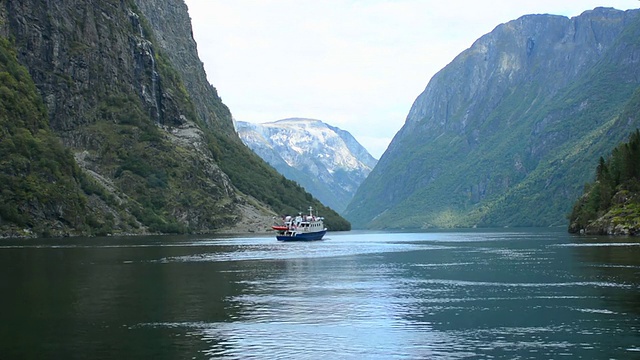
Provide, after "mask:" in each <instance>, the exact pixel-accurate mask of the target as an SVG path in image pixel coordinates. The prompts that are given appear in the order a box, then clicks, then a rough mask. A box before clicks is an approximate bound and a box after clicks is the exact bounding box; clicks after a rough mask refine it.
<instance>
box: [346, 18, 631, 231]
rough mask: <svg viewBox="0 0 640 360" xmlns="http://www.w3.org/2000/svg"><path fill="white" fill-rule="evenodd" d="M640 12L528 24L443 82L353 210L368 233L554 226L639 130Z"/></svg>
mask: <svg viewBox="0 0 640 360" xmlns="http://www.w3.org/2000/svg"><path fill="white" fill-rule="evenodd" d="M639 30H640V23H639V12H638V11H626V12H622V11H617V10H614V9H605V8H598V9H595V10H592V11H586V12H585V13H583V14H582V15H580V16H577V17H574V18H566V17H562V16H553V15H529V16H523V17H522V18H519V19H517V20H514V21H511V22H508V23H506V24H501V25H499V26H497V27H496V28H495V30H493V31H492V32H491V33H489V34H487V35H485V36H483V37H481V38H480V39H478V40H477V41H476V42H475V43H474V44H473V45H472V46H471V47H470V48H469V49H467V50H466V51H464V52H462V53H461V54H460V55H458V56H457V57H456V58H455V59H454V60H453V61H452V62H451V63H450V64H449V65H448V66H446V67H445V68H444V69H442V70H441V71H440V72H439V73H438V74H436V75H435V76H434V77H433V78H432V79H431V81H430V82H429V84H428V85H427V87H426V89H425V91H424V92H423V93H422V94H420V96H418V98H417V99H416V101H415V102H414V104H413V106H412V108H411V110H410V111H409V114H408V116H407V120H406V123H405V125H404V126H403V128H402V129H401V130H400V131H399V133H398V134H397V135H396V136H395V138H394V140H393V142H392V143H391V145H390V146H389V149H388V150H387V152H386V153H385V154H384V155H383V156H382V158H381V160H380V162H379V164H378V166H377V167H376V168H375V169H374V171H373V172H372V173H371V175H370V176H369V177H368V178H367V180H366V181H365V182H364V183H363V184H362V186H361V187H360V190H359V191H358V193H357V194H356V196H355V197H354V200H353V201H352V203H351V204H350V206H349V207H348V209H347V211H346V213H345V214H346V216H347V217H348V218H349V219H350V220H352V221H353V222H355V224H357V226H361V227H364V226H366V227H416V228H424V227H450V226H465V227H467V226H552V225H562V224H566V218H565V215H566V214H567V213H568V211H569V210H570V204H571V203H572V202H573V201H574V200H575V199H576V198H577V197H578V196H579V193H580V191H581V189H582V186H583V184H584V183H585V182H586V181H588V180H590V177H591V176H592V174H591V173H590V169H591V168H592V167H591V165H592V164H593V161H594V160H593V159H594V158H597V157H594V156H592V155H593V154H594V153H598V152H600V153H602V152H606V151H610V149H611V148H613V146H614V145H615V144H616V143H617V142H620V141H621V140H622V139H624V137H625V136H626V134H628V132H629V128H632V127H634V126H637V124H638V119H637V118H635V117H634V118H627V119H621V118H619V116H618V115H619V114H620V112H621V110H622V108H623V107H624V105H625V104H626V103H627V102H628V101H629V99H630V98H631V95H632V94H633V92H634V90H635V89H636V88H637V87H638V85H639V84H640V76H639V75H640V67H639V66H638V62H639V61H640V60H639V59H640V57H638V54H639V53H640V47H639V43H638V39H639V38H640V37H639V35H640V31H639Z"/></svg>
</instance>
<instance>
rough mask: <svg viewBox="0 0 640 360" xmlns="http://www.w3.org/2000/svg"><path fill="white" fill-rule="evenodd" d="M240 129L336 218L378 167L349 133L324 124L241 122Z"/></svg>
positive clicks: (244, 138)
mask: <svg viewBox="0 0 640 360" xmlns="http://www.w3.org/2000/svg"><path fill="white" fill-rule="evenodd" d="M235 126H236V130H237V132H238V135H239V136H240V138H241V139H242V141H243V142H244V143H245V144H246V145H247V146H248V147H249V148H251V150H253V151H254V152H255V153H256V154H258V155H259V156H260V157H261V158H262V159H264V160H265V161H266V162H267V163H269V164H270V165H271V166H273V167H274V168H275V169H276V170H278V172H280V173H281V174H283V175H284V176H285V177H286V178H288V179H290V180H294V181H296V182H298V183H299V184H300V185H301V186H302V187H304V188H305V189H306V190H307V191H308V192H310V193H311V194H312V195H314V196H315V197H316V198H317V199H318V200H320V201H321V202H322V203H323V204H325V205H327V206H329V207H331V208H332V209H334V210H336V211H337V212H341V211H343V210H344V209H345V208H346V207H347V204H348V203H349V201H351V198H352V197H353V195H354V194H355V192H356V190H357V189H358V186H360V184H361V183H362V181H363V180H364V179H365V178H366V177H367V175H369V173H370V172H371V170H372V169H373V167H374V166H375V165H376V163H377V160H376V159H374V158H373V157H372V156H371V154H369V152H367V150H366V149H365V148H364V147H363V146H362V145H360V143H358V141H356V139H355V138H354V137H353V136H352V135H351V134H350V133H349V132H347V131H344V130H341V129H339V128H337V127H334V126H330V125H328V124H325V123H324V122H322V121H320V120H313V119H302V118H291V119H284V120H279V121H275V122H269V123H262V124H253V123H248V122H243V121H237V122H235Z"/></svg>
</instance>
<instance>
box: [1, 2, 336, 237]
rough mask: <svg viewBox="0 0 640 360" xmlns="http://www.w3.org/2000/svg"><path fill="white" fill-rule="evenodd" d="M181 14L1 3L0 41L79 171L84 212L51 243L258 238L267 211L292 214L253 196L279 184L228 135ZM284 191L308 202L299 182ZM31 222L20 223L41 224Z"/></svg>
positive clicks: (159, 8) (157, 8)
mask: <svg viewBox="0 0 640 360" xmlns="http://www.w3.org/2000/svg"><path fill="white" fill-rule="evenodd" d="M186 10H187V9H186V6H185V5H184V3H183V2H182V1H152V0H145V1H143V0H140V1H137V2H135V1H134V0H105V1H98V2H95V1H86V0H61V1H53V2H51V1H40V0H25V1H22V0H21V1H17V0H7V1H3V2H1V3H0V20H2V21H0V36H2V37H5V38H8V39H11V41H12V43H13V45H12V47H13V48H15V49H16V52H17V59H18V61H19V62H20V63H21V64H23V65H24V66H25V67H26V69H27V70H28V72H29V75H30V77H31V79H33V82H34V83H35V86H36V89H37V92H38V93H39V95H40V96H41V98H42V99H43V102H44V104H45V106H44V109H45V114H48V119H47V120H48V123H49V124H48V125H49V126H50V128H51V130H52V131H53V133H54V134H55V136H57V137H59V139H61V141H62V144H63V145H64V146H65V147H66V149H68V150H67V151H70V152H71V153H72V154H73V156H74V158H75V161H76V162H77V165H79V168H80V170H78V172H79V173H78V174H75V175H73V174H72V175H73V176H72V177H73V178H74V179H75V180H74V181H75V183H76V189H77V188H78V186H80V187H81V188H82V192H81V193H79V195H78V196H79V197H80V198H81V200H79V203H83V204H84V205H82V206H84V207H85V211H84V212H86V213H88V214H91V217H90V219H83V218H82V217H81V218H79V220H77V221H76V222H75V223H71V222H69V221H67V222H63V224H62V225H61V226H62V227H63V229H60V231H59V232H57V233H54V235H58V234H64V233H65V232H67V233H70V234H74V233H85V234H90V233H94V234H96V233H97V234H106V233H140V232H149V231H151V232H187V231H192V232H208V231H219V230H224V229H237V230H239V231H246V230H252V231H256V230H257V231H260V230H263V229H264V228H265V227H267V225H268V223H270V222H271V217H272V216H273V215H275V213H274V212H273V210H276V211H277V212H284V211H289V208H286V209H285V208H283V206H282V205H281V204H280V203H278V204H275V205H272V206H269V205H266V204H264V203H261V202H260V201H258V200H256V199H255V198H262V199H266V198H273V197H274V196H276V197H277V196H279V195H273V194H272V192H273V191H275V190H273V189H275V188H276V186H274V184H276V183H277V184H281V183H282V181H281V179H280V178H279V177H278V175H277V173H276V172H275V171H274V170H273V169H270V168H268V167H266V166H265V165H264V164H263V163H260V159H259V158H258V157H257V156H255V155H254V154H252V153H251V152H250V151H248V150H247V149H246V147H245V146H244V145H242V143H241V141H240V139H239V138H238V137H237V135H236V134H235V132H234V130H233V125H232V122H231V115H230V113H229V110H228V109H227V108H226V106H224V105H223V104H222V102H221V101H220V98H219V97H218V96H217V93H216V91H215V89H214V88H213V87H212V86H211V85H209V84H208V83H207V82H206V78H205V77H204V70H203V69H202V64H201V62H200V61H199V60H198V58H197V53H196V50H195V41H194V40H193V37H192V35H191V27H190V23H189V16H188V13H187V12H186ZM147 16H149V19H151V20H149V19H147ZM176 69H179V70H176ZM9 116H11V114H9ZM45 116H46V115H45ZM236 163H243V164H245V166H244V168H243V169H245V170H248V172H247V173H240V172H238V171H237V170H236V169H234V168H233V167H232V166H233V165H234V164H236ZM77 165H76V167H75V169H78V167H77ZM222 167H225V169H222ZM72 168H73V167H72ZM251 173H259V174H261V175H262V176H263V177H264V182H265V184H264V185H265V188H264V189H255V188H251V187H248V186H246V185H245V186H244V187H243V184H251V183H252V179H248V178H247V176H249V175H247V174H251ZM229 174H230V175H229ZM230 176H232V177H233V178H234V181H233V182H234V183H232V181H231V179H230ZM235 183H238V184H240V187H241V190H240V191H238V189H237V186H236V184H235ZM287 185H288V184H287ZM291 192H292V193H295V194H298V192H299V195H300V196H299V197H300V198H301V199H306V197H307V196H309V195H308V194H305V193H304V192H303V191H302V190H301V189H299V188H295V186H292V190H291ZM14 195H15V194H14ZM28 196H30V195H29V193H25V194H23V195H22V197H20V196H17V197H16V196H14V198H13V200H14V201H17V202H21V201H22V202H23V201H25V197H28ZM309 197H310V196H309ZM309 205H313V206H314V207H317V206H316V203H315V202H313V201H305V204H304V207H305V208H306V207H308V206H309ZM278 206H280V208H279V207H278ZM293 206H296V207H298V206H301V204H294V205H293ZM36 207H37V206H32V207H29V208H25V209H23V210H21V213H18V214H10V215H11V216H10V217H11V219H6V218H5V217H4V216H3V215H2V214H0V216H2V219H0V225H7V226H9V225H11V223H14V224H15V221H13V220H15V219H17V218H22V217H25V218H34V217H33V214H32V212H33V209H35V208H36ZM52 207H54V208H55V201H54V202H53V205H52ZM248 214H250V216H251V220H252V223H248V222H246V221H245V220H246V218H247V215H248ZM331 215H332V214H329V217H331ZM56 216H58V215H56V213H55V212H53V211H48V212H44V213H43V217H44V218H56ZM336 216H337V214H336ZM12 219H13V220H12ZM342 221H343V220H342ZM35 222H36V223H34V222H33V221H32V222H30V223H27V224H26V225H27V227H34V228H35V226H36V225H38V224H42V223H43V222H42V221H40V220H36V221H35ZM267 222H268V223H267ZM238 224H241V226H242V228H238V227H237V226H238ZM80 225H82V226H80Z"/></svg>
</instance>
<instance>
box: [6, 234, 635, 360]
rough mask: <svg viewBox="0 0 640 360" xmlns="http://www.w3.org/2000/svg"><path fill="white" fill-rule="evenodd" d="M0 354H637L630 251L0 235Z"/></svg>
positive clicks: (544, 237)
mask: <svg viewBox="0 0 640 360" xmlns="http://www.w3.org/2000/svg"><path fill="white" fill-rule="evenodd" d="M0 269H1V270H2V273H1V275H0V358H1V359H22V358H42V359H74V358H90V359H104V358H109V359H113V358H115V359H125V358H140V359H142V358H144V359H151V358H153V359H194V358H195V359H201V358H229V359H247V358H259V359H263V358H264V359H319V358H331V359H474V358H477V359H491V358H498V359H501V358H504V359H558V358H567V359H579V358H582V359H637V358H640V242H638V240H635V239H632V238H617V239H614V238H607V237H572V236H570V235H568V234H565V233H564V232H563V231H547V230H545V231H540V230H532V231H524V230H510V231H503V230H500V231H493V232H491V231H478V232H445V233H357V232H350V233H329V234H328V235H327V237H326V240H324V241H321V242H312V243H279V242H277V241H276V240H275V238H273V237H227V238H211V237H209V238H203V237H200V238H194V237H132V238H102V239H100V238H98V239H95V238H94V239H54V240H26V241H25V240H19V241H18V240H3V241H0Z"/></svg>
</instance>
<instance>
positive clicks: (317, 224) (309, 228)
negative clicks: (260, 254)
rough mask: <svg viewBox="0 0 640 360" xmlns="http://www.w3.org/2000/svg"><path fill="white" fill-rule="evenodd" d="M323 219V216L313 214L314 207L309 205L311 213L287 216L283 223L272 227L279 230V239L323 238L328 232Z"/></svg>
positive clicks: (309, 239)
mask: <svg viewBox="0 0 640 360" xmlns="http://www.w3.org/2000/svg"><path fill="white" fill-rule="evenodd" d="M323 220H324V218H323V217H320V216H315V215H313V208H312V207H309V215H302V214H298V216H296V217H292V216H287V217H285V218H284V222H283V224H281V225H274V226H272V227H271V228H272V229H273V230H275V231H277V235H276V239H278V241H312V240H322V237H323V236H324V234H326V233H327V228H326V227H324V222H323Z"/></svg>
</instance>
